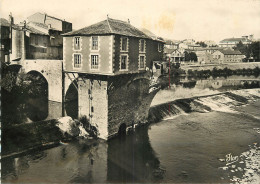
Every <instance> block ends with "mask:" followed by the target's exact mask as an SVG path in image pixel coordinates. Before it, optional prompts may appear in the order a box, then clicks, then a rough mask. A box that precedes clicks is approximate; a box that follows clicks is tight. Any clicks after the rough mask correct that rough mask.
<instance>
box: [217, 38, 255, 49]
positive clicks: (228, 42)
mask: <svg viewBox="0 0 260 184" xmlns="http://www.w3.org/2000/svg"><path fill="white" fill-rule="evenodd" d="M250 38H251V37H250ZM239 42H242V43H243V44H244V45H249V44H251V43H252V40H250V39H249V38H248V37H247V36H243V37H241V38H226V39H224V40H221V41H220V42H219V46H220V47H228V48H233V47H235V46H236V45H237V44H238V43H239Z"/></svg>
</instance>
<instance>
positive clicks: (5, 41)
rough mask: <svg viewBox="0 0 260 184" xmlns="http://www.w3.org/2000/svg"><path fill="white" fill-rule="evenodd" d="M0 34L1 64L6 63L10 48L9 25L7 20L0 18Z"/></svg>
mask: <svg viewBox="0 0 260 184" xmlns="http://www.w3.org/2000/svg"><path fill="white" fill-rule="evenodd" d="M0 32H1V37H0V54H1V57H0V59H1V61H3V62H8V61H9V52H10V47H11V39H10V37H11V35H10V23H9V22H8V20H6V19H3V18H0Z"/></svg>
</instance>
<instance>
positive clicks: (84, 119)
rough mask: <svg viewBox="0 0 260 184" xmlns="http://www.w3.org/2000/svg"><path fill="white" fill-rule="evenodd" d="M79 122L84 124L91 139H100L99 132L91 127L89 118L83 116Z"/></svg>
mask: <svg viewBox="0 0 260 184" xmlns="http://www.w3.org/2000/svg"><path fill="white" fill-rule="evenodd" d="M79 122H80V123H82V125H83V128H85V130H86V131H87V132H88V133H89V135H90V136H91V137H95V138H97V137H98V130H97V128H96V127H95V126H93V125H91V124H90V122H89V119H88V118H87V116H81V117H80V118H79Z"/></svg>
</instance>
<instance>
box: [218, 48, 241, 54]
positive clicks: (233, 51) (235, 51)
mask: <svg viewBox="0 0 260 184" xmlns="http://www.w3.org/2000/svg"><path fill="white" fill-rule="evenodd" d="M219 51H220V52H222V53H223V54H224V55H242V53H241V52H240V51H238V50H230V49H227V50H219Z"/></svg>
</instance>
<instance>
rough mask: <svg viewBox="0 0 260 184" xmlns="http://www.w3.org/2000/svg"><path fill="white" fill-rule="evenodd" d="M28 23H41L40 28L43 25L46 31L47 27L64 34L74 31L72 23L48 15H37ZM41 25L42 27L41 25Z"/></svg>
mask: <svg viewBox="0 0 260 184" xmlns="http://www.w3.org/2000/svg"><path fill="white" fill-rule="evenodd" d="M27 20H28V22H35V23H39V25H38V26H37V27H38V28H39V27H41V25H43V29H46V28H45V26H47V27H49V28H52V30H57V31H60V32H62V33H67V32H70V31H72V23H70V22H67V21H65V20H62V19H59V18H56V17H53V16H50V15H47V14H46V13H39V12H37V13H35V14H33V15H31V16H29V17H28V18H27ZM40 24H41V25H40Z"/></svg>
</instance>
